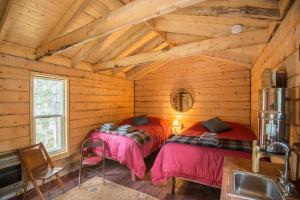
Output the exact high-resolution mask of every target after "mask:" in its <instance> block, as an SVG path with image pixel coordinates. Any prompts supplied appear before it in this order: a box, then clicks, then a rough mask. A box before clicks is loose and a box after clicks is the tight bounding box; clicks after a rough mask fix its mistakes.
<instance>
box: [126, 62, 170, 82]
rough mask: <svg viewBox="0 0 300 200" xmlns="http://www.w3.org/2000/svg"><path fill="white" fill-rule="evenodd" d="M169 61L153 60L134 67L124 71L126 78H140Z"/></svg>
mask: <svg viewBox="0 0 300 200" xmlns="http://www.w3.org/2000/svg"><path fill="white" fill-rule="evenodd" d="M169 62H170V61H159V62H154V63H150V64H146V65H140V66H137V67H134V68H133V69H131V70H129V71H128V72H126V78H127V79H129V80H137V79H141V78H143V77H144V76H146V75H147V74H149V73H151V72H153V71H155V70H157V69H158V68H159V67H162V66H164V65H166V64H167V63H169Z"/></svg>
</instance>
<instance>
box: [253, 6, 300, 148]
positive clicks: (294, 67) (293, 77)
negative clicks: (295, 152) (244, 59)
mask: <svg viewBox="0 0 300 200" xmlns="http://www.w3.org/2000/svg"><path fill="white" fill-rule="evenodd" d="M299 10H300V1H295V3H294V5H293V7H292V8H291V9H290V11H289V13H288V14H287V16H286V17H285V19H284V20H283V22H282V23H281V25H280V27H279V29H278V30H277V32H276V33H275V35H274V36H273V38H272V39H271V41H270V42H269V44H268V45H267V46H266V48H265V49H264V50H263V53H262V54H261V55H260V57H259V58H258V59H257V60H256V62H255V64H254V66H253V68H252V70H251V127H252V129H253V131H255V132H256V133H257V130H258V129H257V128H258V120H257V111H258V92H259V89H260V88H261V75H262V72H263V71H264V70H265V69H272V70H278V69H281V70H282V69H283V70H286V71H287V73H288V87H289V88H293V89H294V90H293V91H294V92H296V93H297V94H293V96H294V97H297V95H298V101H296V104H295V105H294V106H298V112H299V95H300V63H299V62H300V58H299V44H300V13H299ZM294 100H295V99H294ZM288 114H289V115H290V118H291V120H292V121H291V125H292V126H291V131H290V143H291V144H293V143H294V142H300V117H299V113H296V110H291V111H290V112H289V113H288Z"/></svg>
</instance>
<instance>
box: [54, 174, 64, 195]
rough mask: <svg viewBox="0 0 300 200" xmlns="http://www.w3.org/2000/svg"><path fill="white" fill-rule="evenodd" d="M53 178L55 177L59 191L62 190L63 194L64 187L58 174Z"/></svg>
mask: <svg viewBox="0 0 300 200" xmlns="http://www.w3.org/2000/svg"><path fill="white" fill-rule="evenodd" d="M55 176H56V179H57V181H58V183H59V185H60V188H61V190H62V191H63V192H65V186H64V183H63V182H62V180H61V178H60V177H59V175H58V174H55Z"/></svg>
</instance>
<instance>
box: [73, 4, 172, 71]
mask: <svg viewBox="0 0 300 200" xmlns="http://www.w3.org/2000/svg"><path fill="white" fill-rule="evenodd" d="M129 2H130V1H129ZM102 3H104V4H105V5H106V6H107V7H109V8H110V9H112V10H116V9H118V8H121V7H122V6H123V4H122V3H121V2H119V1H118V0H109V1H102ZM107 14H108V13H107ZM144 24H145V25H146V26H147V27H148V28H149V29H150V30H152V31H153V32H154V33H155V34H156V35H158V36H159V37H160V38H161V39H162V40H164V41H165V42H167V37H166V34H164V33H162V32H159V31H156V30H155V28H154V24H153V23H151V22H150V21H146V22H144ZM112 34H114V33H112ZM112 37H114V36H112ZM99 40H100V39H98V40H95V41H90V42H88V43H86V44H84V45H83V47H82V48H80V50H79V51H78V52H77V54H76V55H75V56H74V57H73V58H72V65H73V66H76V65H77V64H79V63H80V62H81V61H82V60H84V59H85V58H86V57H87V56H88V55H89V54H90V53H91V52H93V51H94V50H95V49H97V48H98V47H99V45H100V44H99V42H98V41H99ZM168 45H169V46H170V47H172V46H173V45H172V44H170V43H168Z"/></svg>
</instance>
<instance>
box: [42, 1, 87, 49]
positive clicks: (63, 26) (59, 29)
mask: <svg viewBox="0 0 300 200" xmlns="http://www.w3.org/2000/svg"><path fill="white" fill-rule="evenodd" d="M92 1H93V0H76V1H75V2H74V3H73V4H72V5H71V7H70V8H69V9H68V10H67V12H66V13H65V15H64V16H63V17H62V18H61V19H60V20H59V21H58V23H57V24H56V26H55V27H54V29H53V30H52V31H51V32H50V34H49V35H48V36H47V38H46V40H45V41H44V42H43V44H42V45H44V44H46V43H48V42H50V41H52V40H54V39H56V38H57V37H58V36H59V35H60V34H62V33H63V32H64V31H65V30H67V29H68V28H69V27H70V25H71V24H72V23H73V22H74V21H75V20H76V19H77V17H78V16H79V15H80V14H81V13H82V12H83V11H84V9H85V8H86V7H87V6H88V5H89V4H90V3H91V2H92Z"/></svg>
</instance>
